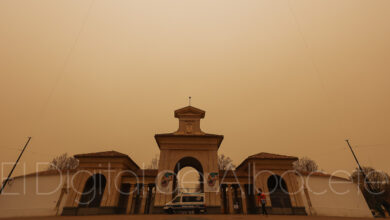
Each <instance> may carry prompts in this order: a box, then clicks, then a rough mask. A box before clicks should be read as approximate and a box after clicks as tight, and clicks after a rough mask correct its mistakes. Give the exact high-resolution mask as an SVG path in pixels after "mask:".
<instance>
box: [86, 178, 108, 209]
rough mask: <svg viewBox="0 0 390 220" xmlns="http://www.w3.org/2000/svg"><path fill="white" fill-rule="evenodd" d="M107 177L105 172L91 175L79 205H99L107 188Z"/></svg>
mask: <svg viewBox="0 0 390 220" xmlns="http://www.w3.org/2000/svg"><path fill="white" fill-rule="evenodd" d="M106 182H107V180H106V177H105V176H104V175H103V174H94V175H92V176H90V177H89V178H88V179H87V181H86V182H85V185H84V190H83V193H82V195H81V199H80V202H79V207H99V206H100V202H101V201H102V197H103V193H104V189H105V188H106Z"/></svg>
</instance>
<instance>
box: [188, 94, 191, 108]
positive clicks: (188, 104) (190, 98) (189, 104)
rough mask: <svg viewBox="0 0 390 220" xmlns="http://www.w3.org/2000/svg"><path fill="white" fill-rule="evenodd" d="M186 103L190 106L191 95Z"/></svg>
mask: <svg viewBox="0 0 390 220" xmlns="http://www.w3.org/2000/svg"><path fill="white" fill-rule="evenodd" d="M188 105H189V106H191V96H189V97H188Z"/></svg>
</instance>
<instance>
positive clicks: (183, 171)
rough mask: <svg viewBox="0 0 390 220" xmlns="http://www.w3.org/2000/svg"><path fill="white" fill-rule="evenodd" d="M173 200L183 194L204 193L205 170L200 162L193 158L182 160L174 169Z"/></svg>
mask: <svg viewBox="0 0 390 220" xmlns="http://www.w3.org/2000/svg"><path fill="white" fill-rule="evenodd" d="M174 173H175V175H174V179H173V189H172V192H173V194H172V198H174V197H175V196H176V195H177V194H178V193H181V192H184V193H185V192H189V193H190V192H199V193H202V192H204V188H203V168H202V165H201V164H200V162H199V161H198V160H197V159H195V158H193V157H184V158H182V159H180V160H179V161H178V162H177V163H176V165H175V169H174Z"/></svg>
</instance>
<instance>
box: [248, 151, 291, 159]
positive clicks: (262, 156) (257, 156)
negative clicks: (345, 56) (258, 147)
mask: <svg viewBox="0 0 390 220" xmlns="http://www.w3.org/2000/svg"><path fill="white" fill-rule="evenodd" d="M248 158H251V159H270V160H285V159H287V160H297V159H298V158H297V157H292V156H287V155H280V154H271V153H266V152H261V153H258V154H254V155H251V156H249V157H248Z"/></svg>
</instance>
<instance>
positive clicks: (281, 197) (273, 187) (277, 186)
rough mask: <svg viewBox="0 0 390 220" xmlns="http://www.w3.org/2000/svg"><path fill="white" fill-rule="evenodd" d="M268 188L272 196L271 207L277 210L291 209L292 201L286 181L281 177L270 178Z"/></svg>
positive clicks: (272, 176)
mask: <svg viewBox="0 0 390 220" xmlns="http://www.w3.org/2000/svg"><path fill="white" fill-rule="evenodd" d="M267 186H268V190H269V194H270V199H271V205H272V207H275V208H291V207H292V205H291V199H290V195H289V193H288V192H289V191H288V189H287V184H286V181H284V179H283V178H282V177H280V176H279V175H271V176H270V177H268V180H267Z"/></svg>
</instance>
